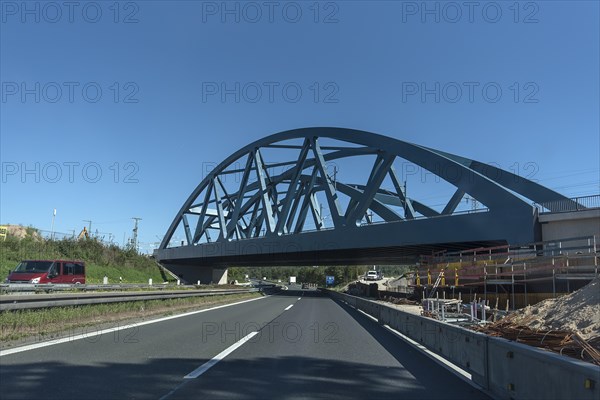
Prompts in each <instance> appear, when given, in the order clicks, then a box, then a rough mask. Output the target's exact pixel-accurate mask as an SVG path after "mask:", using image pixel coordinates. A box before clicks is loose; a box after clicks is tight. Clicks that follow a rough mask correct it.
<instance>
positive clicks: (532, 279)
mask: <svg viewBox="0 0 600 400" xmlns="http://www.w3.org/2000/svg"><path fill="white" fill-rule="evenodd" d="M598 258H599V253H598V248H597V239H596V237H595V236H586V237H576V238H570V239H565V240H561V241H547V242H538V243H533V244H530V245H527V246H510V245H506V246H496V247H488V248H476V249H471V250H465V251H460V252H439V253H434V254H432V255H428V256H422V257H421V259H420V263H419V265H418V267H417V272H416V279H415V285H413V286H414V287H417V288H418V287H421V286H422V289H423V293H427V296H426V297H428V298H432V297H433V294H435V291H436V290H438V291H439V290H441V291H443V292H444V294H445V293H446V291H449V290H451V291H452V297H453V298H454V297H455V295H456V293H466V292H468V293H473V291H475V292H477V291H478V290H479V291H480V293H482V294H483V299H484V301H487V300H488V295H490V294H495V296H496V298H499V297H501V298H503V299H504V298H506V299H507V300H510V303H511V304H512V305H513V308H515V306H516V305H518V304H524V305H527V304H529V303H530V302H537V301H540V300H543V299H544V298H549V297H556V296H557V295H558V294H561V293H570V292H571V291H573V290H575V289H577V288H578V287H580V286H581V285H582V284H585V283H587V282H588V281H590V280H592V279H594V278H595V277H597V276H598V272H599V271H598V261H599V260H598ZM449 271H454V279H453V282H452V280H450V281H451V282H452V283H453V284H450V285H448V284H446V282H445V281H446V279H445V276H444V275H445V273H447V272H449ZM432 275H433V276H435V275H437V276H438V279H437V280H436V282H435V283H432V279H431V277H432ZM575 281H577V282H575ZM421 282H427V284H426V285H421ZM532 286H537V287H538V288H543V290H542V291H540V290H539V289H537V290H536V291H535V293H534V292H532V291H531V290H530V289H531V287H532ZM558 286H560V288H559V287H558ZM494 288H495V292H493V291H490V289H494ZM559 289H562V290H559ZM500 290H501V291H500Z"/></svg>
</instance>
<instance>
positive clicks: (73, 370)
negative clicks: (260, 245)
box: [0, 290, 488, 400]
mask: <svg viewBox="0 0 600 400" xmlns="http://www.w3.org/2000/svg"><path fill="white" fill-rule="evenodd" d="M299 294H303V295H304V297H311V298H313V297H314V298H315V300H316V301H317V302H321V301H323V302H324V303H323V304H325V302H327V303H328V304H329V305H331V303H329V302H330V300H329V297H328V296H327V295H325V294H323V293H321V292H319V291H316V290H305V291H280V292H279V293H277V294H276V296H296V297H298V295H299ZM318 307H320V304H319V305H317V308H318ZM333 307H334V308H335V307H339V308H340V312H341V313H342V314H343V313H346V314H347V315H349V316H350V317H351V319H349V321H352V320H353V321H356V323H358V324H359V325H360V327H362V328H363V329H364V330H365V331H366V332H368V334H370V335H371V336H373V338H374V339H375V340H377V342H378V343H379V344H380V345H381V346H382V347H383V348H384V349H385V350H386V351H387V352H388V353H389V354H390V355H391V356H392V357H394V358H395V359H396V360H397V361H398V363H399V364H400V366H397V365H396V366H394V365H390V364H389V363H388V365H382V364H383V363H381V362H380V360H377V359H376V358H373V357H372V356H371V355H370V353H369V351H368V350H363V351H361V352H360V357H361V358H359V360H360V361H356V360H354V361H348V360H339V359H336V358H335V356H328V354H335V352H333V353H331V352H330V351H329V350H330V349H327V348H326V347H327V345H324V344H322V343H320V344H319V346H323V347H317V348H316V350H314V351H311V354H307V353H303V352H302V351H300V352H297V353H296V354H289V351H290V348H293V347H294V346H293V345H289V343H288V344H286V343H283V344H282V343H279V344H277V343H275V344H274V347H270V346H267V347H264V348H260V350H256V351H261V353H249V354H246V357H244V356H243V354H240V353H233V354H232V355H230V356H228V357H227V358H225V359H224V360H223V361H221V362H220V363H219V364H217V365H216V366H215V367H214V368H212V369H210V370H209V371H207V372H206V373H205V374H203V375H202V376H200V377H199V378H197V379H191V380H184V379H183V376H184V375H186V374H188V373H190V372H191V371H193V370H195V369H196V368H198V367H199V366H200V365H202V364H203V363H205V362H206V361H208V359H203V358H197V357H196V358H193V357H189V358H148V357H147V356H145V355H143V354H137V353H134V350H135V349H134V348H132V349H128V348H125V349H124V355H123V359H125V358H126V357H128V358H130V357H136V359H139V360H140V361H139V362H124V361H123V362H121V361H120V360H119V359H116V360H114V361H113V362H95V361H94V359H93V356H94V354H93V353H90V355H91V357H92V358H91V359H89V360H81V357H80V356H78V355H77V354H74V355H73V357H72V359H73V360H74V361H73V362H50V361H44V359H43V356H40V358H39V359H36V360H32V361H28V362H19V361H16V360H18V359H19V357H18V354H17V355H13V356H6V357H2V358H0V398H1V399H2V400H5V399H7V400H8V399H27V400H28V399H38V398H45V399H159V398H162V397H163V396H165V395H167V394H169V396H167V398H168V399H188V398H207V399H265V398H281V399H286V398H290V399H292V398H293V399H300V398H306V399H313V398H327V399H344V400H346V399H364V398H374V399H444V400H450V399H467V398H468V399H469V400H477V399H488V397H487V396H485V395H484V394H483V393H481V392H479V391H477V390H476V389H474V388H473V387H471V386H470V385H468V384H467V383H465V382H463V381H461V380H459V379H457V378H456V377H455V376H454V375H453V374H451V373H450V372H448V371H447V370H446V369H444V368H443V367H441V366H439V365H437V364H435V363H432V362H431V360H430V359H429V358H428V357H426V356H424V355H423V354H421V353H420V352H419V351H417V350H416V349H414V348H413V347H412V346H410V345H408V344H406V343H405V342H403V341H401V340H400V339H398V338H397V337H396V336H395V335H393V334H392V333H391V332H389V331H388V330H386V329H385V328H383V327H381V326H379V325H378V324H377V323H375V322H374V321H372V320H371V319H369V318H368V317H366V316H365V315H364V314H362V313H360V312H359V311H357V310H355V309H354V308H352V307H350V306H348V305H346V304H344V303H340V302H335V305H334V306H333ZM284 315H285V314H284ZM298 322H300V321H298ZM352 325H354V324H352ZM352 325H349V326H348V328H351V327H352ZM360 345H361V344H360V343H341V344H340V346H341V348H342V351H344V350H343V349H344V348H347V349H348V350H347V351H355V350H351V349H356V348H357V347H356V346H358V347H360ZM279 346H284V347H279ZM249 347H250V345H245V346H243V347H242V348H241V349H240V350H243V349H244V348H246V350H252V349H251V348H250V349H249ZM296 350H298V349H296ZM97 351H99V352H101V351H102V348H101V347H99V348H98V350H97ZM238 351H239V350H238ZM286 352H288V354H286ZM242 353H243V352H242ZM40 354H43V352H42V353H40ZM299 354H300V355H299ZM99 358H101V357H99ZM356 358H358V357H355V359H356ZM65 359H67V360H68V359H69V356H65ZM363 360H364V361H363Z"/></svg>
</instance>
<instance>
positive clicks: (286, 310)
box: [283, 304, 294, 311]
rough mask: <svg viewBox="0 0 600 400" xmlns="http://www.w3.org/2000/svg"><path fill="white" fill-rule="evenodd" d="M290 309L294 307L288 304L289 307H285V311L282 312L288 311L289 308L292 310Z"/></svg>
mask: <svg viewBox="0 0 600 400" xmlns="http://www.w3.org/2000/svg"><path fill="white" fill-rule="evenodd" d="M292 307H294V305H293V304H290V305H289V306H287V307H286V308H285V310H283V311H287V310H289V309H290V308H292Z"/></svg>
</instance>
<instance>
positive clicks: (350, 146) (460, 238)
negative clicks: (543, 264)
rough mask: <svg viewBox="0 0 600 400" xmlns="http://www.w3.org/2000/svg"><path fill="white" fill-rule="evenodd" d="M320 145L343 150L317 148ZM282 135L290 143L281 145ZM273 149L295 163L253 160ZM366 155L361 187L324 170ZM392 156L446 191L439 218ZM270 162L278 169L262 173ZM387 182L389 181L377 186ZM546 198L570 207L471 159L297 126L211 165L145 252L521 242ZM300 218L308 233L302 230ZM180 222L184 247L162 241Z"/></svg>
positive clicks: (298, 256)
mask: <svg viewBox="0 0 600 400" xmlns="http://www.w3.org/2000/svg"><path fill="white" fill-rule="evenodd" d="M322 139H327V140H329V139H333V140H335V141H336V142H342V145H341V146H326V145H321V140H322ZM290 140H296V141H300V142H301V144H295V145H290V144H286V143H287V142H289V141H290ZM267 149H268V150H267ZM278 149H281V151H283V150H290V149H294V150H295V151H297V152H298V156H297V158H294V159H290V160H288V161H284V162H278V163H272V164H267V161H266V160H265V157H264V155H263V153H264V152H266V151H277V150H278ZM365 155H372V156H375V162H374V164H373V166H372V168H371V170H370V173H369V177H368V179H367V181H366V182H360V183H348V182H337V181H336V180H335V179H334V177H332V176H331V175H332V174H331V173H329V172H328V171H327V167H326V163H327V162H330V161H332V160H340V159H349V158H350V159H351V158H352V157H359V156H365ZM397 158H402V159H404V160H407V161H409V162H412V163H414V164H416V165H418V166H420V167H421V168H423V169H425V170H427V171H430V172H431V173H433V174H435V175H436V176H438V177H440V178H441V179H443V180H444V181H446V182H448V183H450V184H451V185H453V186H454V187H455V188H456V189H455V192H454V194H453V195H452V197H451V198H450V200H449V201H448V202H447V204H446V205H445V206H444V208H443V210H442V211H441V212H440V211H436V210H435V209H433V208H432V207H430V206H428V205H427V204H425V203H424V202H422V201H419V200H417V199H415V198H411V197H408V196H407V195H406V193H405V189H404V187H403V185H402V184H401V182H400V179H399V177H398V175H397V174H396V170H395V169H394V166H393V163H394V161H395V160H396V159H397ZM241 161H243V162H241ZM240 165H243V168H239V166H240ZM274 166H277V167H286V168H288V169H286V170H285V171H283V172H281V173H278V174H274V175H272V176H271V175H270V174H269V171H268V169H269V168H272V167H274ZM231 174H241V179H240V180H239V185H237V189H236V190H235V191H234V192H228V191H227V189H226V187H225V185H224V184H223V181H224V180H225V178H226V177H227V176H228V175H231ZM386 178H389V180H390V181H391V183H392V185H391V187H389V188H382V187H381V184H382V182H383V181H384V179H386ZM282 187H284V189H281V188H282ZM317 194H320V195H321V196H323V195H324V197H325V204H326V205H327V207H328V209H329V213H330V218H331V224H332V225H331V226H326V225H325V221H324V215H322V212H321V208H322V205H321V204H320V203H319V201H318V198H317ZM341 194H343V195H344V196H346V197H347V198H348V199H349V200H348V202H347V204H342V203H341V202H340V198H339V196H340V195H341ZM465 195H469V196H471V197H472V198H474V199H477V200H478V201H479V202H481V203H482V204H484V205H485V206H486V209H485V212H477V213H472V214H470V213H469V214H460V213H455V210H456V208H457V206H458V204H459V203H460V201H461V200H462V199H463V197H464V196H465ZM556 200H562V201H570V200H569V199H568V198H566V197H565V196H563V195H561V194H559V193H556V192H554V191H552V190H550V189H548V188H545V187H543V186H541V185H539V184H537V183H535V182H532V181H530V180H527V179H524V178H522V177H519V176H517V175H515V174H513V173H511V172H508V171H505V170H502V169H499V168H496V167H492V166H490V165H487V164H484V163H481V162H478V161H475V160H471V159H467V158H464V157H460V156H457V155H453V154H449V153H446V152H443V151H439V150H435V149H431V148H427V147H423V146H419V145H417V144H413V143H407V142H404V141H400V140H397V139H393V138H390V137H386V136H382V135H378V134H374V133H369V132H365V131H358V130H353V129H344V128H326V127H318V128H303V129H297V130H291V131H286V132H281V133H278V134H275V135H271V136H268V137H265V138H263V139H260V140H257V141H255V142H254V143H251V144H249V145H247V146H245V147H244V148H242V149H240V150H238V151H236V152H235V153H233V154H232V155H231V156H229V157H227V158H226V159H225V160H224V161H223V162H221V163H220V164H219V165H218V166H217V167H216V168H215V169H214V170H212V171H211V172H210V173H209V174H208V175H207V176H206V177H205V178H204V179H203V180H202V182H200V184H199V185H198V186H197V187H196V189H195V190H194V191H193V192H192V194H191V195H190V196H189V197H188V199H187V200H186V201H185V203H184V204H183V206H182V207H181V209H180V210H179V212H178V213H177V214H176V216H175V218H174V220H173V222H172V223H171V225H170V227H169V229H168V230H167V232H166V235H165V237H164V239H163V241H162V243H161V244H160V247H159V249H158V250H156V252H155V255H156V257H157V258H158V259H159V261H164V262H170V263H182V264H185V263H188V264H194V265H214V266H216V265H228V264H229V263H231V262H235V263H236V264H244V265H269V264H270V263H277V264H279V265H281V264H295V265H298V264H299V265H302V264H307V263H310V262H318V261H319V260H328V262H329V263H334V264H335V263H337V264H340V263H341V264H352V263H362V262H364V260H365V259H370V260H372V262H373V260H377V259H379V260H383V259H386V260H390V261H392V260H393V259H394V257H393V256H391V254H392V253H396V254H398V257H396V259H398V258H401V257H404V256H406V255H407V254H410V253H414V252H419V251H423V250H424V249H427V248H429V249H439V248H444V246H446V247H452V246H453V245H458V244H461V243H463V244H465V245H467V244H468V245H473V244H474V243H492V242H493V243H497V242H509V243H512V244H515V243H527V242H532V241H534V240H536V239H537V237H536V227H535V226H536V224H537V215H536V209H535V208H534V207H533V206H532V203H533V202H536V203H541V202H546V203H547V202H551V201H556ZM398 208H400V209H401V210H403V212H401V213H399V212H398V211H397V209H398ZM551 211H552V210H551ZM372 214H376V215H377V216H379V218H380V221H378V222H377V223H376V222H374V221H373V215H372ZM309 218H310V220H312V223H313V225H314V228H313V229H307V228H306V223H307V220H308V219H309ZM194 223H195V226H192V225H193V224H194ZM180 226H181V227H182V230H183V232H184V234H185V237H186V240H185V242H186V244H185V245H183V246H170V243H171V241H172V238H173V235H174V233H175V231H176V230H177V229H178V227H180ZM211 232H212V233H213V234H212V235H211ZM424 246H425V247H424ZM378 249H379V250H378ZM377 254H379V256H377ZM371 256H372V257H371Z"/></svg>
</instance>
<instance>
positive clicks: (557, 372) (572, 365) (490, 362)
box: [325, 290, 600, 400]
mask: <svg viewBox="0 0 600 400" xmlns="http://www.w3.org/2000/svg"><path fill="white" fill-rule="evenodd" d="M325 292H326V293H328V294H329V295H330V296H331V297H332V298H334V299H336V300H339V301H342V302H345V303H346V304H348V305H350V306H352V307H354V308H356V309H358V310H361V311H363V312H365V313H366V314H369V315H371V316H373V317H375V318H376V319H377V320H378V321H379V323H380V324H382V325H388V326H389V327H390V328H392V329H395V330H396V331H398V332H400V333H402V334H403V335H405V336H407V337H409V338H410V339H412V340H414V341H416V342H418V343H420V344H421V345H423V346H425V347H426V348H427V349H429V350H430V351H432V352H434V353H436V354H438V355H440V356H441V357H443V358H445V359H447V360H448V361H450V362H452V363H453V364H454V365H456V366H458V367H460V368H461V369H463V370H465V371H467V372H468V373H470V374H471V377H472V380H473V382H475V383H476V384H477V385H479V386H480V387H481V388H482V389H483V390H484V391H486V392H487V393H488V394H490V395H491V396H492V397H494V398H496V399H514V400H520V399H523V400H525V399H557V400H558V399H561V400H562V399H581V400H588V399H589V400H596V399H598V398H600V382H599V380H600V367H598V366H595V365H593V364H589V363H586V362H583V361H578V360H575V359H570V358H568V357H566V356H561V355H558V354H554V353H550V352H548V351H544V350H541V349H537V348H535V347H530V346H527V345H524V344H521V343H515V342H511V341H509V340H506V339H502V338H497V337H491V336H487V335H484V334H482V333H479V332H475V331H471V330H468V329H465V328H462V327H460V326H455V325H451V324H448V323H445V322H441V321H437V320H434V319H431V318H425V317H422V316H419V315H414V314H410V313H407V312H403V311H401V310H398V309H396V308H393V307H389V306H386V305H384V304H381V303H377V302H374V301H371V300H367V299H363V298H360V297H356V296H350V295H347V294H343V293H338V292H334V291H330V290H325Z"/></svg>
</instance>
